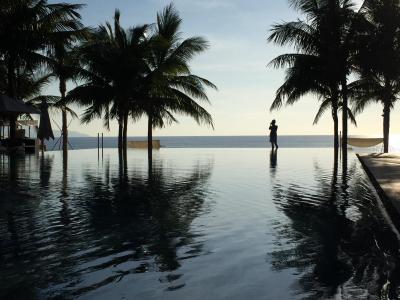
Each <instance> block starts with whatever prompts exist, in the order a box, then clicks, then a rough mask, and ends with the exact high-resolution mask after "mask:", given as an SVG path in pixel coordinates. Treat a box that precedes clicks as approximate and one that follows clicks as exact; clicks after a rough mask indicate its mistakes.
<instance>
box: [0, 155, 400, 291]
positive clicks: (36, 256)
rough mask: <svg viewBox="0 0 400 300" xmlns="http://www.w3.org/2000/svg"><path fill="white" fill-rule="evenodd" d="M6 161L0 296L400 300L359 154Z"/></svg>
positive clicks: (391, 252) (393, 253) (386, 231)
mask: <svg viewBox="0 0 400 300" xmlns="http://www.w3.org/2000/svg"><path fill="white" fill-rule="evenodd" d="M146 154H147V153H146V151H137V150H132V151H128V153H127V156H126V157H119V156H118V152H117V151H116V150H114V149H106V150H105V152H104V155H103V156H102V155H101V154H100V155H99V156H97V151H96V150H79V151H71V152H70V153H69V156H68V159H67V160H66V159H63V157H62V155H61V153H59V152H52V153H46V154H45V155H44V156H43V157H42V156H38V157H36V156H24V157H15V156H11V157H8V156H0V195H1V196H0V278H1V285H0V299H247V298H248V299H330V298H332V299H333V298H334V299H364V298H369V299H395V298H397V297H398V295H399V286H400V283H399V279H400V275H399V274H400V273H399V271H400V268H399V265H400V263H399V243H398V241H397V239H396V237H395V235H394V234H393V232H392V231H391V230H390V227H389V226H388V225H387V224H386V221H385V219H384V218H383V217H382V215H381V212H380V210H379V208H378V206H377V200H376V198H375V196H374V193H373V190H372V188H371V185H370V183H369V181H368V179H367V178H366V175H365V173H364V171H363V170H362V168H361V166H360V164H359V162H358V161H357V159H356V157H355V155H354V154H353V153H349V159H348V161H347V162H343V161H341V160H340V159H338V160H337V161H335V160H334V157H333V151H332V150H331V149H279V150H278V153H272V152H270V151H269V150H266V149H161V150H160V151H158V152H155V154H154V159H153V162H152V166H151V168H149V167H148V164H147V155H146Z"/></svg>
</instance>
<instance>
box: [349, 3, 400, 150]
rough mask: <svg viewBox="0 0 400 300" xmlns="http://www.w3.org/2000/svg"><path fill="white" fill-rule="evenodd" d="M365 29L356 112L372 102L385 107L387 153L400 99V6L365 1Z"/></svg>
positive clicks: (360, 38) (354, 90)
mask: <svg viewBox="0 0 400 300" xmlns="http://www.w3.org/2000/svg"><path fill="white" fill-rule="evenodd" d="M361 12H362V13H363V14H364V16H365V21H366V23H365V26H364V27H363V30H362V31H361V32H359V34H358V36H357V41H358V43H359V44H360V50H359V51H358V53H357V55H356V56H355V58H356V61H357V64H358V73H359V75H360V78H359V80H357V81H355V82H354V83H353V84H352V85H351V91H352V97H353V100H354V109H355V111H356V112H357V113H360V112H362V111H363V110H364V108H365V107H366V106H367V105H369V104H370V103H373V102H378V103H381V104H382V106H383V141H384V143H383V144H384V152H385V153H387V152H388V151H389V132H390V111H391V110H392V109H393V108H394V104H395V103H396V102H397V100H398V99H399V96H400V68H399V65H400V3H399V1H397V0H366V1H365V2H364V4H363V6H362V8H361Z"/></svg>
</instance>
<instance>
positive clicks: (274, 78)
mask: <svg viewBox="0 0 400 300" xmlns="http://www.w3.org/2000/svg"><path fill="white" fill-rule="evenodd" d="M50 2H55V1H50ZM67 2H71V3H86V7H85V8H84V9H83V10H82V11H81V13H82V16H83V22H84V23H85V24H86V25H90V26H96V25H98V24H100V23H104V22H105V21H106V20H111V19H112V16H113V14H114V10H115V8H119V9H120V10H121V21H122V24H123V25H124V26H125V27H128V26H131V25H136V24H143V23H153V22H155V18H156V13H157V11H160V10H161V9H162V8H163V7H165V6H166V5H167V4H169V3H170V1H164V0H86V1H83V0H82V1H75V0H73V1H67ZM174 4H175V6H176V7H177V9H178V10H179V12H180V15H181V17H182V18H183V26H182V31H183V33H184V34H185V36H193V35H200V36H203V37H205V38H206V39H207V40H208V41H209V42H210V45H211V47H210V49H209V50H208V51H206V52H205V53H203V54H202V55H201V56H199V57H197V58H196V59H195V60H194V61H193V64H192V71H193V73H195V74H197V75H200V76H203V77H205V78H207V79H209V80H211V81H212V82H213V83H215V84H216V85H217V86H218V91H210V92H209V97H210V100H211V102H212V104H211V105H207V104H205V107H206V108H207V109H208V110H209V112H210V113H211V114H212V116H213V118H214V122H215V130H212V129H210V128H207V127H200V126H198V125H197V124H196V123H195V122H194V121H193V120H191V119H188V118H185V117H180V116H178V119H179V121H180V122H179V124H175V125H172V126H169V127H167V128H163V129H157V130H155V132H154V134H155V135H263V134H267V132H268V130H267V126H268V124H269V122H270V120H271V119H273V118H275V119H276V120H277V123H278V125H279V134H331V132H332V118H331V116H330V114H329V112H327V113H326V115H325V116H324V117H323V118H322V119H321V121H320V124H318V125H316V126H313V125H312V122H313V118H314V115H315V114H316V112H317V109H318V103H317V100H316V99H313V98H312V97H305V98H304V99H301V100H300V101H299V102H298V103H297V104H295V105H293V106H291V107H284V108H282V109H281V110H280V111H277V112H272V113H270V112H269V106H270V105H271V102H272V100H273V98H274V94H275V91H276V89H277V88H278V87H279V86H280V85H281V84H282V82H283V76H284V72H283V70H275V69H272V68H269V67H267V64H268V62H269V61H270V60H271V59H273V58H274V57H275V56H277V55H279V54H281V53H284V52H287V51H288V50H290V49H282V48H278V47H276V46H274V45H272V44H268V43H267V41H266V40H267V36H268V33H269V29H270V28H271V25H272V24H274V23H277V22H281V21H289V20H295V19H296V18H298V17H301V16H299V15H298V14H297V12H295V11H293V9H291V8H290V7H289V4H288V1H287V0H175V1H174ZM71 86H72V85H71V84H70V87H71ZM46 93H48V94H50V93H52V94H58V91H57V86H56V84H53V85H51V86H49V88H48V91H46ZM78 111H79V109H78ZM80 112H81V111H80ZM381 112H382V108H381V107H380V106H379V105H375V106H371V107H370V108H368V109H367V110H366V111H365V112H364V113H363V114H362V115H360V116H359V117H358V127H357V128H355V127H353V126H351V127H350V134H353V135H356V134H379V133H380V132H381V127H382V117H381ZM398 113H399V110H398V109H396V110H395V111H394V112H393V116H392V126H391V129H392V133H399V132H400V121H398V120H396V119H397V118H396V115H397V114H398ZM53 118H54V120H56V121H57V122H58V123H59V120H60V118H59V116H58V115H53ZM55 127H56V126H55ZM70 130H73V131H79V132H82V133H87V134H90V135H95V134H96V133H97V132H104V133H105V134H106V135H109V136H115V135H116V134H117V124H116V122H114V123H113V124H112V127H111V131H110V132H107V130H105V129H104V128H102V123H101V121H94V122H93V123H91V124H89V125H81V124H80V122H79V121H78V120H74V121H73V122H72V124H71V126H70ZM146 133H147V128H146V120H145V119H143V120H141V121H140V122H138V123H130V124H129V130H128V134H129V135H131V136H138V135H139V136H142V135H146Z"/></svg>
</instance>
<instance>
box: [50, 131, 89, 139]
mask: <svg viewBox="0 0 400 300" xmlns="http://www.w3.org/2000/svg"><path fill="white" fill-rule="evenodd" d="M53 133H54V136H55V137H59V136H61V132H60V131H59V130H53ZM68 137H90V135H88V134H85V133H81V132H78V131H72V130H68Z"/></svg>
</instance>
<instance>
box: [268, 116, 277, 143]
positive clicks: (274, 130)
mask: <svg viewBox="0 0 400 300" xmlns="http://www.w3.org/2000/svg"><path fill="white" fill-rule="evenodd" d="M275 124H276V121H275V120H272V122H271V124H270V125H269V130H270V132H269V141H270V143H271V146H272V150H273V149H274V148H275V147H276V149H278V126H276V125H275Z"/></svg>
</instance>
